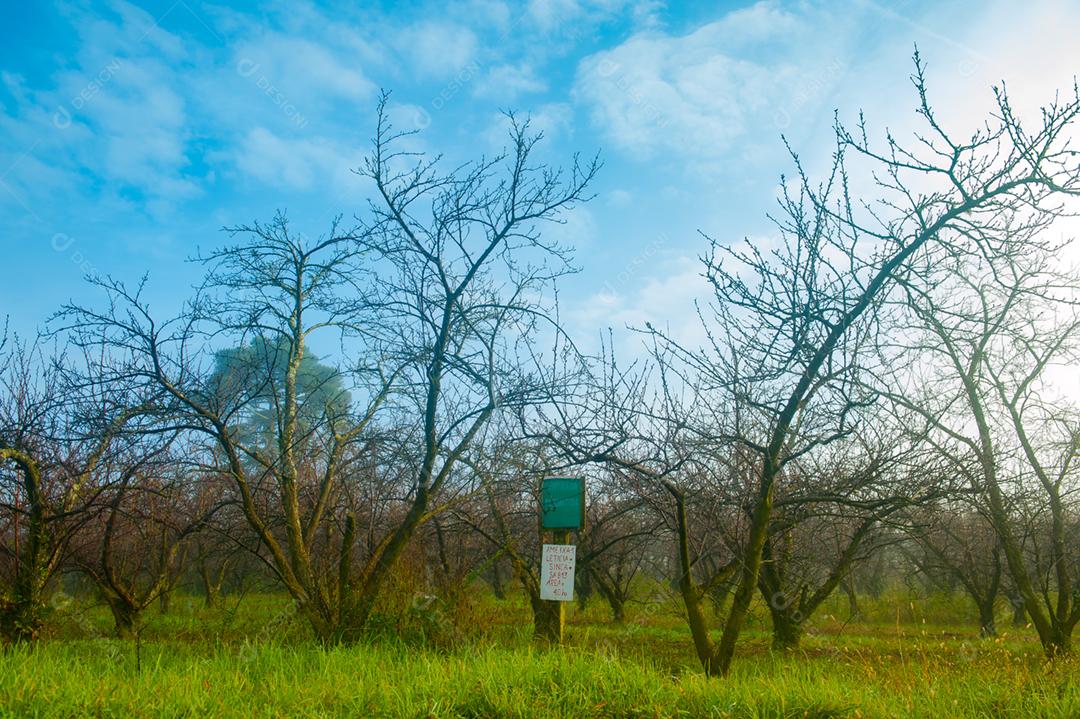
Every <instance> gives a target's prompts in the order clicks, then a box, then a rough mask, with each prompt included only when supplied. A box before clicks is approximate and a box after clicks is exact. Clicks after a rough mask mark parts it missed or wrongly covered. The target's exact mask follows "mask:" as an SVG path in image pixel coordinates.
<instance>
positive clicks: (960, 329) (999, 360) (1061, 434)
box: [890, 105, 1080, 657]
mask: <svg viewBox="0 0 1080 719" xmlns="http://www.w3.org/2000/svg"><path fill="white" fill-rule="evenodd" d="M1003 107H1004V109H1003V113H1005V116H1006V117H1011V115H1009V114H1008V106H1007V105H1004V106H1003ZM1016 132H1017V133H1020V132H1021V131H1020V129H1019V128H1017V129H1016ZM1020 136H1021V137H1026V135H1020ZM1036 150H1037V151H1038V152H1039V153H1041V154H1045V153H1046V152H1047V150H1046V149H1045V140H1043V141H1041V142H1040V143H1039V145H1037V146H1036V149H1035V150H1033V152H1034V151H1036ZM1021 209H1022V208H1013V207H1006V208H1002V209H1001V211H1000V212H998V213H997V214H994V215H992V216H991V217H990V218H988V219H987V220H985V221H984V222H982V223H980V224H978V225H975V226H972V227H969V228H966V232H965V235H966V237H967V238H970V239H971V242H972V244H971V245H967V244H964V245H961V244H959V243H949V244H946V245H942V246H941V247H940V249H939V251H938V252H935V253H930V254H928V255H927V256H926V257H925V259H924V261H923V262H921V263H919V264H918V265H917V266H915V267H913V270H912V275H911V277H910V278H908V279H906V280H905V281H904V283H903V288H904V290H905V296H904V301H905V307H906V309H907V310H908V311H909V313H910V315H909V316H910V318H911V320H912V326H911V329H910V332H909V333H907V334H906V335H904V336H902V340H901V342H898V344H906V349H907V350H908V352H909V353H917V354H910V356H911V357H912V360H911V361H910V362H909V363H898V364H896V365H894V369H895V372H894V373H893V375H892V377H891V378H890V381H891V383H892V384H893V386H894V387H896V390H894V391H892V392H891V393H890V397H891V399H892V400H893V401H894V402H895V403H896V404H897V405H898V406H899V407H901V408H902V409H903V410H904V411H906V412H909V413H913V414H914V415H915V416H916V417H918V418H919V419H920V420H921V421H922V422H923V423H924V424H925V426H926V429H927V430H928V431H929V432H930V433H931V439H930V441H931V442H933V446H934V447H935V448H936V449H937V451H939V452H940V454H941V455H942V456H943V457H946V458H949V459H950V460H951V461H952V462H953V463H954V465H955V466H956V468H957V471H960V472H964V473H965V476H966V477H967V478H968V481H969V485H970V490H971V492H972V493H973V494H974V496H975V497H977V498H979V499H980V500H981V507H982V511H983V512H984V513H985V515H986V516H987V518H988V520H989V522H990V523H991V525H992V526H993V528H994V531H995V533H996V534H997V537H998V541H999V543H1000V551H1001V553H1002V555H1003V556H1004V559H1005V563H1006V565H1007V567H1008V570H1009V575H1010V577H1011V580H1012V583H1013V584H1014V585H1015V589H1016V592H1017V593H1018V594H1019V595H1020V597H1021V598H1022V599H1023V604H1024V608H1025V610H1026V611H1027V613H1028V615H1029V616H1030V617H1031V621H1032V623H1033V624H1034V626H1035V629H1036V631H1037V632H1038V634H1039V639H1040V641H1041V642H1042V645H1043V649H1044V650H1045V652H1046V654H1047V655H1048V656H1050V657H1053V656H1057V655H1058V654H1062V653H1067V652H1068V651H1069V649H1070V646H1071V634H1072V630H1073V628H1074V627H1075V625H1076V623H1077V622H1078V621H1080V601H1078V591H1080V577H1078V575H1077V569H1078V567H1077V565H1076V562H1075V559H1074V555H1073V553H1072V552H1071V551H1070V549H1069V547H1068V534H1069V526H1070V524H1071V523H1072V522H1073V521H1075V520H1074V517H1075V513H1076V511H1077V505H1076V500H1075V496H1076V492H1077V490H1078V489H1080V485H1078V482H1077V477H1076V471H1075V467H1076V465H1075V460H1076V457H1077V454H1078V452H1080V411H1078V410H1077V408H1076V407H1075V405H1074V404H1073V402H1072V401H1071V400H1070V399H1069V398H1068V397H1065V396H1062V395H1061V393H1060V391H1057V390H1056V389H1055V386H1054V383H1053V381H1052V379H1050V378H1048V377H1047V373H1048V368H1050V367H1052V366H1053V365H1055V364H1061V363H1075V362H1076V361H1077V357H1078V354H1077V352H1078V347H1080V345H1078V337H1080V312H1078V311H1077V307H1078V304H1077V299H1078V298H1077V296H1076V287H1077V286H1078V278H1077V276H1076V274H1075V273H1073V271H1072V270H1070V269H1069V268H1065V267H1063V266H1061V264H1060V263H1059V259H1058V254H1059V246H1060V245H1059V241H1058V240H1057V239H1056V238H1055V237H1054V236H1053V235H1052V234H1051V233H1050V232H1048V231H1047V230H1048V228H1049V226H1050V223H1051V221H1052V220H1054V219H1055V218H1056V217H1057V216H1059V215H1060V214H1061V210H1060V209H1058V208H1050V209H1046V210H1044V211H1042V212H1041V213H1039V214H1036V215H1033V216H1032V215H1029V214H1022V213H1021V212H1020V210H1021ZM1035 498H1037V499H1035ZM1025 540H1028V541H1030V542H1031V543H1032V546H1031V547H1030V548H1029V549H1027V550H1026V549H1025ZM1040 558H1041V559H1040Z"/></svg>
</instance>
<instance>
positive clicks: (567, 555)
mask: <svg viewBox="0 0 1080 719" xmlns="http://www.w3.org/2000/svg"><path fill="white" fill-rule="evenodd" d="M576 562H577V547H576V546H574V545H573V544H545V545H544V552H543V554H542V555H541V557H540V565H541V566H540V598H541V599H547V600H552V601H556V602H570V601H573V599H574V566H575V564H576Z"/></svg>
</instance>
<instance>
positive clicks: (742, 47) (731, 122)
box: [574, 2, 831, 160]
mask: <svg viewBox="0 0 1080 719" xmlns="http://www.w3.org/2000/svg"><path fill="white" fill-rule="evenodd" d="M810 37H811V32H810V28H809V27H808V26H807V25H806V23H805V22H804V21H803V19H801V18H799V17H796V16H795V15H793V14H791V13H789V12H787V11H784V10H781V9H779V7H778V5H777V4H776V3H772V2H763V3H758V4H757V5H754V6H751V7H750V8H747V9H743V10H738V11H735V12H732V13H729V14H728V15H726V16H724V17H723V18H722V19H720V20H718V21H715V22H712V23H709V24H706V25H704V26H702V27H700V28H698V29H697V30H695V31H693V32H691V33H689V34H687V35H683V36H673V35H668V34H665V33H659V32H652V31H650V32H642V33H638V34H636V35H634V36H632V37H631V38H630V39H628V40H627V41H626V42H624V43H622V44H621V45H619V46H617V47H615V48H613V49H611V50H607V51H603V52H599V53H596V54H594V55H592V56H589V57H587V58H585V59H584V60H583V61H582V62H581V64H580V66H579V68H578V74H577V80H576V83H575V89H574V94H575V97H576V98H577V99H578V100H580V101H581V102H583V103H584V104H586V105H587V106H588V108H589V109H590V112H591V115H592V119H593V122H594V124H595V125H596V126H597V127H598V128H599V130H600V131H601V132H602V133H603V134H604V135H606V136H607V137H609V138H610V139H611V140H612V141H614V142H615V143H616V145H617V146H618V147H619V148H620V149H622V150H625V151H627V152H628V153H630V154H632V155H635V156H638V157H642V158H644V157H651V156H653V155H655V154H656V153H658V152H665V153H666V152H674V153H676V154H677V155H679V156H682V157H692V158H703V159H706V160H707V159H709V158H717V157H720V156H722V155H724V154H725V153H727V152H728V151H729V150H731V149H732V146H733V145H734V144H735V143H736V141H738V140H739V139H740V138H742V137H743V136H745V135H746V133H747V132H749V131H751V130H759V129H760V128H761V126H762V124H763V122H764V123H765V124H771V125H773V126H774V127H777V125H778V123H777V121H776V119H775V118H776V116H777V114H778V112H779V111H780V110H781V109H782V108H783V107H785V106H786V105H790V104H791V101H792V98H793V97H795V96H796V90H797V89H799V88H806V87H807V86H809V85H810V83H811V80H812V79H813V78H814V77H815V76H816V75H817V76H820V71H819V70H818V69H817V68H816V67H815V66H814V65H813V64H807V63H804V62H799V61H797V60H796V58H795V57H794V55H793V52H792V51H790V50H789V49H787V48H791V47H799V48H801V49H802V50H805V49H806V46H805V43H807V42H809V40H810ZM781 39H782V40H783V43H782V44H779V41H780V40H781ZM811 44H812V45H813V44H816V43H811ZM802 50H801V51H802ZM818 84H819V85H822V89H827V85H829V84H831V82H829V83H822V82H820V80H819V83H818ZM776 134H779V129H778V130H777V132H776Z"/></svg>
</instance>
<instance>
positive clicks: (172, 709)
mask: <svg viewBox="0 0 1080 719" xmlns="http://www.w3.org/2000/svg"><path fill="white" fill-rule="evenodd" d="M176 604H177V605H178V606H177V609H176V611H175V612H174V613H172V614H170V615H166V616H153V617H151V618H150V619H149V623H148V626H147V628H146V629H145V630H144V632H143V638H142V640H141V642H139V643H136V642H131V641H128V642H120V641H118V640H114V639H110V638H104V637H103V636H102V635H100V634H98V633H97V632H98V627H100V628H101V629H102V630H104V629H105V628H106V627H107V621H106V618H105V617H104V616H102V615H100V614H97V613H94V612H91V613H89V614H88V615H86V616H85V617H83V618H81V619H80V620H78V621H76V620H72V619H71V618H70V617H69V620H70V621H71V622H73V623H69V624H67V625H65V624H64V623H63V622H58V623H57V625H56V626H57V629H56V636H55V637H54V638H52V639H49V640H46V641H44V642H40V643H38V644H35V645H24V646H14V647H8V648H7V649H6V650H4V651H3V653H2V654H0V716H40V717H73V716H109V717H129V716H131V717H141V716H184V717H186V716H193V717H194V716H199V717H201V716H225V717H229V716H235V717H276V716H311V717H339V716H340V717H367V716H371V717H521V718H526V717H579V716H580V717H675V716H679V717H833V716H852V717H879V716H880V717H945V716H958V717H969V716H970V717H1080V692H1078V690H1077V687H1076V679H1077V678H1078V677H1080V671H1078V670H1080V663H1078V662H1076V661H1065V662H1060V663H1057V664H1055V665H1052V666H1047V665H1046V664H1045V663H1044V662H1043V660H1042V659H1041V657H1040V654H1039V652H1038V648H1037V645H1036V644H1035V643H1034V642H1032V641H1031V638H1030V636H1027V635H1012V636H1006V637H1003V638H1001V639H999V640H993V641H979V640H977V639H975V638H973V635H972V634H971V632H970V629H969V628H966V627H957V628H955V629H957V630H958V631H949V630H944V631H940V630H936V629H934V630H931V629H926V628H923V627H922V626H921V625H920V624H915V625H910V624H906V625H904V624H898V625H897V626H894V627H890V626H888V625H881V624H865V625H864V624H855V625H852V624H847V625H845V626H844V630H843V631H842V632H841V633H839V634H837V633H836V631H834V630H835V629H836V627H834V626H832V625H830V623H829V620H827V619H826V620H824V621H823V622H822V623H821V624H820V625H819V626H816V627H815V628H814V629H813V631H812V632H811V633H810V634H809V635H808V637H807V640H806V643H805V646H804V648H803V650H802V651H799V652H796V653H793V654H788V655H778V654H775V653H773V652H771V651H769V650H768V649H767V636H765V635H764V634H756V635H755V634H751V635H750V636H749V637H748V642H747V643H746V644H744V645H743V652H742V655H741V656H740V657H739V658H738V661H736V663H735V667H734V671H733V674H732V675H731V676H730V677H727V678H725V679H720V680H716V679H711V680H710V679H707V678H705V677H703V676H702V675H701V674H700V672H699V671H697V669H696V667H695V665H694V662H693V657H692V655H691V647H690V644H689V639H688V636H687V635H686V632H685V630H684V629H682V628H681V625H680V623H679V618H678V616H677V615H676V614H674V613H668V612H666V611H665V612H658V611H654V612H652V613H650V614H648V615H646V617H645V621H639V622H634V621H631V622H630V623H628V624H627V625H626V626H623V627H615V626H612V625H609V624H607V623H605V622H604V621H603V619H602V618H600V617H598V616H595V615H594V613H593V611H592V610H590V611H589V612H587V613H585V614H584V615H578V616H576V617H575V618H574V620H573V621H572V623H571V625H570V626H569V628H568V633H567V634H568V636H567V646H565V647H562V648H556V649H550V650H548V649H541V648H538V647H535V646H533V645H532V643H531V642H530V640H529V637H528V627H527V626H520V622H521V621H522V620H524V621H525V622H526V623H527V615H524V614H523V612H522V609H523V607H521V606H520V604H519V603H510V604H496V603H494V602H484V603H480V604H479V605H478V606H476V607H474V608H473V609H472V610H471V611H472V614H471V615H470V617H471V621H483V622H485V623H486V626H484V627H482V628H479V627H473V629H477V631H476V632H470V633H469V634H468V636H464V637H463V636H460V635H459V636H457V637H456V638H455V640H454V641H452V642H446V643H438V642H436V643H433V642H431V641H428V640H427V639H425V637H424V636H423V632H412V633H410V631H405V632H403V633H402V634H401V635H400V636H401V637H403V638H396V637H397V636H398V635H397V634H396V633H395V632H396V630H397V629H400V628H402V627H397V626H395V627H391V626H389V624H392V620H390V619H386V620H385V621H387V622H388V626H387V629H391V628H392V629H394V630H395V631H394V632H392V631H386V632H381V633H378V635H377V636H375V637H374V638H372V639H371V640H370V641H369V642H366V643H363V644H358V645H353V646H347V647H333V648H323V647H320V646H318V645H316V644H315V643H313V642H311V641H310V639H308V638H307V637H306V636H304V630H303V627H302V626H301V625H300V624H299V623H298V622H296V621H295V620H294V619H293V618H292V617H290V615H289V614H288V611H287V604H286V603H283V602H281V601H280V600H278V599H277V598H272V597H270V598H266V597H262V598H256V599H253V600H251V601H248V602H245V606H243V607H241V609H240V611H238V612H236V613H235V614H233V615H227V614H225V613H222V612H208V611H206V610H202V609H201V608H198V607H194V606H193V607H190V608H188V607H186V606H185V605H184V603H183V602H177V603H176ZM58 619H60V618H58ZM413 620H415V621H418V620H416V618H415V617H414V618H413ZM400 621H403V622H405V625H406V626H405V627H404V628H405V629H409V628H410V625H409V622H408V621H406V620H400ZM414 623H415V622H414ZM420 624H421V625H422V622H420ZM268 628H269V629H268ZM414 628H415V627H414ZM464 629H465V630H467V629H469V628H468V627H465V628H464ZM480 629H482V630H483V631H480ZM80 631H82V632H83V637H82V638H75V637H76V636H77V635H78V634H79V632H80Z"/></svg>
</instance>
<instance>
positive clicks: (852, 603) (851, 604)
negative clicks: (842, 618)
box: [840, 581, 860, 619]
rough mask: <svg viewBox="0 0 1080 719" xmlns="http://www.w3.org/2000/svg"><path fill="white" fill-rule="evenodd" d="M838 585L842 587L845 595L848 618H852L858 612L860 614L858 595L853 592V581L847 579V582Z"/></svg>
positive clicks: (857, 614)
mask: <svg viewBox="0 0 1080 719" xmlns="http://www.w3.org/2000/svg"><path fill="white" fill-rule="evenodd" d="M840 586H841V587H843V588H844V594H846V595H847V603H848V618H849V619H854V618H856V617H857V616H859V614H860V612H859V597H858V595H857V594H856V593H855V583H854V582H850V581H847V582H844V583H843V584H841V585H840Z"/></svg>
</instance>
